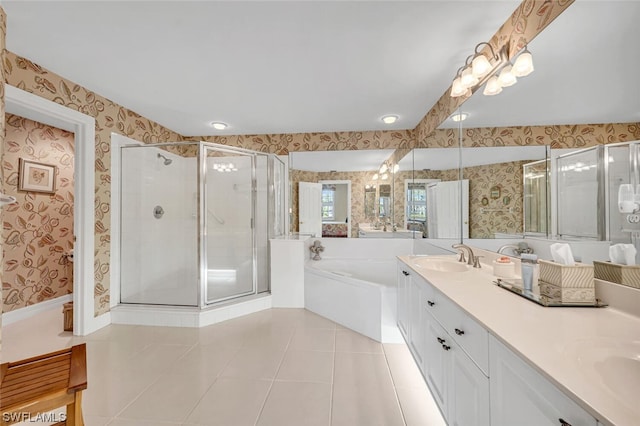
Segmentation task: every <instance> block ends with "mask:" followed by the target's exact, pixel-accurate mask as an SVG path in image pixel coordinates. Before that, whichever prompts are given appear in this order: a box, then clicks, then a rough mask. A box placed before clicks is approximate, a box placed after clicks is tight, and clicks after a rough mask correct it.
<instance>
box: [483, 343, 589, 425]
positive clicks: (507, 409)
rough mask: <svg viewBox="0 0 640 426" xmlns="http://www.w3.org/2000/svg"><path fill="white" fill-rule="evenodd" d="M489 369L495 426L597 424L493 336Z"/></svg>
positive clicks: (493, 422) (492, 421)
mask: <svg viewBox="0 0 640 426" xmlns="http://www.w3.org/2000/svg"><path fill="white" fill-rule="evenodd" d="M489 370H490V371H491V377H490V383H491V385H490V389H491V425H492V426H512V425H519V426H560V425H562V424H563V422H566V423H569V424H571V425H573V426H595V425H596V423H597V422H596V419H594V418H593V417H591V415H589V414H588V413H587V412H586V411H584V410H583V409H582V408H581V407H580V406H578V404H576V403H575V402H573V400H571V399H570V398H569V397H567V396H566V395H565V394H563V393H562V392H560V391H559V390H558V389H557V388H556V387H555V386H554V385H553V384H552V383H550V382H549V381H548V380H547V379H545V378H544V377H542V376H541V375H540V373H538V372H537V371H535V370H534V369H533V368H532V367H530V366H529V365H527V364H526V363H525V362H524V361H523V360H522V359H520V357H518V356H517V355H515V354H514V353H513V352H511V350H509V349H508V348H507V347H505V346H504V345H503V344H502V343H500V342H498V341H497V340H496V339H495V338H494V337H493V336H491V337H490V339H489Z"/></svg>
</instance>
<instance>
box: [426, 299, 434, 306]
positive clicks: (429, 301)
mask: <svg viewBox="0 0 640 426" xmlns="http://www.w3.org/2000/svg"><path fill="white" fill-rule="evenodd" d="M435 304H436V302H432V301H431V300H427V305H429V306H433V305H435Z"/></svg>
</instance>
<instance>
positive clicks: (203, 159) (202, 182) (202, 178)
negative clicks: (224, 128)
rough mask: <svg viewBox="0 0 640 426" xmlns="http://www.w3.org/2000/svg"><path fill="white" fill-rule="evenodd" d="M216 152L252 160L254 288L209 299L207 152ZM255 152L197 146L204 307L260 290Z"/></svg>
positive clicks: (200, 285) (207, 145) (200, 290)
mask: <svg viewBox="0 0 640 426" xmlns="http://www.w3.org/2000/svg"><path fill="white" fill-rule="evenodd" d="M208 151H217V152H223V153H229V154H239V155H243V156H248V157H249V158H250V159H251V246H252V247H251V250H252V260H251V264H252V286H251V288H252V290H251V291H248V292H243V293H238V294H234V295H232V296H228V297H223V298H220V299H216V300H215V301H212V302H209V301H208V300H207V285H208V280H207V275H208V257H207V239H208V232H207V225H208V220H209V218H208V215H207V214H206V212H207V197H206V194H207V174H208V170H207V155H206V154H207V152H208ZM257 154H258V153H257V152H256V151H251V150H248V149H243V148H234V147H229V146H227V145H220V144H216V143H211V142H200V145H199V147H198V163H199V166H200V173H199V174H198V192H199V196H198V226H199V228H200V231H201V232H200V240H199V242H198V252H199V253H198V258H199V260H200V283H199V286H198V291H199V293H200V294H199V298H200V306H201V307H202V308H204V307H206V306H210V305H215V304H219V303H223V302H226V301H229V300H232V299H237V298H239V297H244V296H250V295H254V294H256V292H257V288H258V285H257V284H258V283H257V269H258V268H257V255H258V253H257V241H256V235H255V223H256V191H257V188H256V155H257Z"/></svg>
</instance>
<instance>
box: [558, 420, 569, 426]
mask: <svg viewBox="0 0 640 426" xmlns="http://www.w3.org/2000/svg"><path fill="white" fill-rule="evenodd" d="M558 421H560V424H561V425H562V426H571V423H567V422H566V421H564V420H563V419H558Z"/></svg>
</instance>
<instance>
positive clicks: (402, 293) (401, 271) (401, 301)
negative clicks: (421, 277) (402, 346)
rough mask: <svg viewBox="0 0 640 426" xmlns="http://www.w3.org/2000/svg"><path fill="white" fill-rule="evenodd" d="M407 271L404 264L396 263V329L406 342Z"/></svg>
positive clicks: (407, 338)
mask: <svg viewBox="0 0 640 426" xmlns="http://www.w3.org/2000/svg"><path fill="white" fill-rule="evenodd" d="M408 269H409V268H407V267H406V266H405V265H404V263H402V262H399V263H398V328H399V329H400V332H401V333H402V335H403V336H404V339H405V340H406V341H407V342H408V341H409V327H408V326H409V306H408V293H409V288H408V285H407V284H408V281H409V275H408V274H409V271H408Z"/></svg>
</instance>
